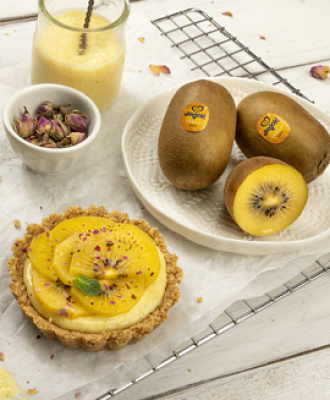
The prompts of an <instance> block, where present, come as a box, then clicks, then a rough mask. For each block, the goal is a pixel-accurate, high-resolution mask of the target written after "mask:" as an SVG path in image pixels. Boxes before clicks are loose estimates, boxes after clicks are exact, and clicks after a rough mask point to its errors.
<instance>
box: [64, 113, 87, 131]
mask: <svg viewBox="0 0 330 400" xmlns="http://www.w3.org/2000/svg"><path fill="white" fill-rule="evenodd" d="M65 123H66V124H67V125H69V126H70V128H71V129H72V130H73V131H76V132H86V130H87V125H86V122H85V120H84V118H83V116H82V115H79V114H69V115H67V116H66V117H65Z"/></svg>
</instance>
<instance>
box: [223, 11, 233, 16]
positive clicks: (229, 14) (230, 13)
mask: <svg viewBox="0 0 330 400" xmlns="http://www.w3.org/2000/svg"><path fill="white" fill-rule="evenodd" d="M222 15H225V16H226V17H232V16H233V13H232V12H231V11H225V12H223V13H222Z"/></svg>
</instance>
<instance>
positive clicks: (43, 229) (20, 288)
mask: <svg viewBox="0 0 330 400" xmlns="http://www.w3.org/2000/svg"><path fill="white" fill-rule="evenodd" d="M77 217H100V218H106V219H109V220H112V221H113V222H114V223H117V224H127V225H128V227H127V229H129V228H130V226H131V225H133V226H135V227H137V228H139V229H140V230H141V231H142V232H144V233H145V234H147V235H148V237H150V238H151V239H152V241H153V243H154V244H155V245H156V247H157V250H158V252H159V254H160V255H161V257H162V259H163V260H164V262H163V264H164V271H165V272H164V274H166V275H164V276H165V279H166V283H164V288H165V289H164V293H163V295H162V297H161V298H160V303H159V304H158V305H157V306H156V308H155V309H154V310H153V311H151V312H150V313H149V314H148V315H146V316H145V317H144V318H143V320H141V321H139V322H136V323H133V324H132V325H131V326H128V327H125V328H119V329H110V330H107V331H100V332H84V331H76V330H74V329H73V330H72V329H67V328H63V327H61V326H59V325H57V324H55V323H54V321H53V319H52V318H48V317H47V313H42V314H44V315H41V313H40V309H39V312H38V311H37V309H36V308H37V307H36V304H34V305H33V304H32V303H33V299H31V296H29V293H28V285H27V284H26V268H27V265H28V264H27V263H29V254H30V252H31V247H30V246H31V243H32V241H33V240H34V239H35V238H37V237H39V236H40V235H42V234H45V233H46V235H47V236H48V235H49V232H51V231H52V230H53V229H54V228H55V227H56V226H58V225H59V224H60V223H61V222H62V221H65V220H71V219H73V218H77ZM125 227H126V225H125ZM97 247H98V248H99V246H97ZM12 251H13V254H14V257H11V258H9V259H8V262H7V268H8V270H9V273H10V276H11V282H10V290H11V291H12V293H13V295H14V296H15V297H16V300H17V302H18V305H19V307H20V308H21V310H22V312H23V314H24V315H25V316H26V318H27V319H28V320H29V321H30V322H32V323H33V324H34V325H35V326H36V327H37V328H38V329H39V330H40V332H42V333H43V335H44V336H46V337H47V338H49V339H52V340H58V341H59V342H60V343H61V344H62V345H64V346H66V347H69V348H71V349H77V348H81V349H84V350H87V351H100V350H104V349H106V350H119V349H121V348H122V347H124V346H125V345H127V344H134V343H136V342H138V341H140V340H141V339H143V338H145V337H146V336H147V335H148V334H149V333H150V332H152V331H153V330H154V329H155V328H156V327H157V326H159V325H160V324H161V323H162V322H164V321H165V320H166V319H167V317H168V312H169V309H170V308H171V307H172V306H173V305H174V304H175V303H176V302H177V301H178V299H179V297H180V291H179V286H178V285H179V283H180V282H181V279H182V270H181V269H180V268H179V267H178V266H177V264H176V262H177V256H176V255H175V254H171V253H169V251H168V250H167V246H166V243H165V241H164V239H163V237H162V235H161V233H160V232H159V231H158V229H157V228H151V227H150V226H149V225H148V223H147V222H146V221H144V220H142V219H137V220H130V219H129V216H128V214H123V213H120V212H118V211H113V212H111V213H109V212H108V211H107V210H106V209H105V207H95V206H94V205H92V206H91V207H90V208H88V209H82V208H81V207H76V206H72V207H70V208H68V209H67V210H66V211H65V212H64V213H62V214H56V213H54V214H51V215H50V216H49V217H48V218H44V219H43V221H42V223H41V225H39V224H30V225H29V226H28V227H27V233H26V234H25V235H24V237H23V238H22V239H18V240H16V241H15V243H14V244H13V246H12ZM78 251H80V250H78ZM138 273H141V271H139V272H137V274H138ZM24 275H25V276H24ZM45 286H46V284H45ZM118 297H121V296H118ZM31 300H32V301H31ZM133 308H134V307H133ZM59 315H60V314H59ZM109 318H111V317H109Z"/></svg>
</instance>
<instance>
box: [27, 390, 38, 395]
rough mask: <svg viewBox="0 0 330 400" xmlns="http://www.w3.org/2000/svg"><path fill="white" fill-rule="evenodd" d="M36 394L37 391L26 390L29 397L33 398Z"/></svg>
mask: <svg viewBox="0 0 330 400" xmlns="http://www.w3.org/2000/svg"><path fill="white" fill-rule="evenodd" d="M38 393H39V392H38V390H37V389H36V388H34V389H28V390H27V394H29V395H30V396H35V395H36V394H38Z"/></svg>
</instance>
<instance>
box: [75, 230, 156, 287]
mask: <svg viewBox="0 0 330 400" xmlns="http://www.w3.org/2000/svg"><path fill="white" fill-rule="evenodd" d="M101 237H102V236H101V235H99V239H101ZM102 239H103V240H99V241H98V242H97V243H96V242H95V243H88V244H86V245H85V246H84V247H83V248H82V249H81V250H80V251H78V252H76V253H75V254H73V256H72V261H71V266H70V274H71V275H78V274H84V275H86V276H88V277H89V278H97V279H115V278H116V277H117V276H119V275H127V276H128V277H132V278H134V277H135V276H136V275H141V274H142V275H143V277H144V278H145V286H149V284H150V283H151V282H153V281H154V276H151V277H150V274H149V270H150V268H149V265H148V263H147V262H146V261H145V259H144V258H143V257H142V255H141V254H140V253H139V252H138V251H136V250H133V249H130V246H129V245H127V244H125V243H123V242H119V241H117V240H113V241H110V240H108V236H103V237H102Z"/></svg>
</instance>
